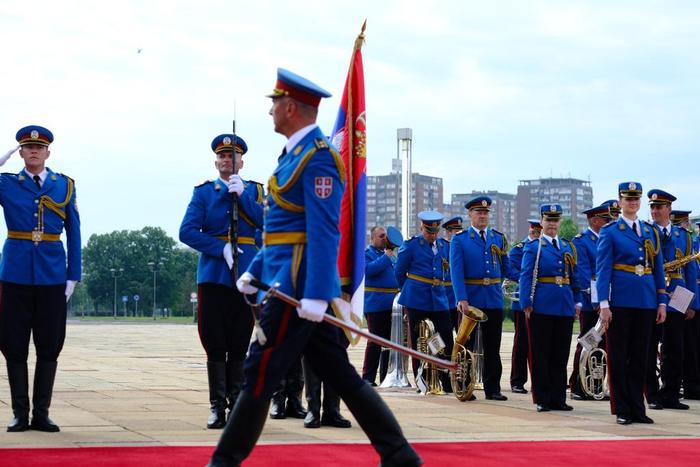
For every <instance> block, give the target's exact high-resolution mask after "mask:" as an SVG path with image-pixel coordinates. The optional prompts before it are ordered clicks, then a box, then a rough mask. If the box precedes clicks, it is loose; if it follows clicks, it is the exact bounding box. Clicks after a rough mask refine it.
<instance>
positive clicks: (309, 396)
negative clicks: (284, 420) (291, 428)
mask: <svg viewBox="0 0 700 467" xmlns="http://www.w3.org/2000/svg"><path fill="white" fill-rule="evenodd" d="M303 366H304V384H305V385H306V407H307V408H308V412H306V417H305V418H304V428H320V427H321V380H320V379H319V378H318V376H316V373H314V370H313V369H312V368H311V365H310V364H309V363H308V361H307V359H306V358H304V365H303Z"/></svg>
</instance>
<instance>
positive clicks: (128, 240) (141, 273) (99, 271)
mask: <svg viewBox="0 0 700 467" xmlns="http://www.w3.org/2000/svg"><path fill="white" fill-rule="evenodd" d="M193 257H194V259H193ZM83 262H84V271H85V273H86V274H85V285H86V287H87V293H88V295H89V297H90V299H91V300H92V302H93V304H94V307H95V308H94V309H95V311H96V312H97V310H98V309H101V310H102V313H104V314H110V313H111V311H112V307H113V300H114V279H115V277H114V276H115V275H117V278H116V280H117V302H118V303H117V305H118V313H119V314H120V315H121V311H122V310H123V304H122V302H121V296H123V295H126V296H127V297H129V302H128V303H127V305H128V309H129V310H133V309H134V303H133V296H134V295H139V296H140V298H141V300H140V301H139V303H138V308H139V312H140V314H144V315H146V316H149V315H150V314H151V313H152V309H153V277H154V269H155V277H156V306H157V307H158V308H159V309H160V308H164V307H167V308H170V309H172V308H173V307H175V306H177V308H179V309H182V306H183V304H184V299H183V298H182V294H183V290H185V289H187V290H188V292H187V299H188V300H189V293H190V292H191V291H192V290H195V289H193V287H194V283H195V274H196V269H197V265H196V254H194V252H192V251H190V250H185V249H182V248H179V247H178V245H177V243H176V242H175V240H173V239H172V238H170V237H168V236H167V234H166V233H165V231H164V230H163V229H161V228H159V227H144V228H143V229H141V230H133V231H127V230H120V231H114V232H111V233H108V234H101V235H97V234H95V235H92V236H91V237H90V239H89V240H88V244H87V245H86V246H85V248H84V249H83ZM149 263H152V264H151V265H149ZM187 305H188V306H189V301H187ZM185 310H186V308H185Z"/></svg>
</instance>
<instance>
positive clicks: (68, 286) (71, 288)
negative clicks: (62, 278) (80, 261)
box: [66, 280, 76, 303]
mask: <svg viewBox="0 0 700 467" xmlns="http://www.w3.org/2000/svg"><path fill="white" fill-rule="evenodd" d="M75 282H76V281H71V280H68V281H66V303H68V300H70V296H71V295H73V291H74V290H75Z"/></svg>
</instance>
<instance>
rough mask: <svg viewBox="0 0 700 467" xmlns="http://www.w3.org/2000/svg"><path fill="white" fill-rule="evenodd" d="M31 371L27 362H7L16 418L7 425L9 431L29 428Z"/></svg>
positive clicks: (13, 411)
mask: <svg viewBox="0 0 700 467" xmlns="http://www.w3.org/2000/svg"><path fill="white" fill-rule="evenodd" d="M28 373H29V371H28V370H27V363H26V362H23V363H10V362H7V379H8V380H9V383H10V398H11V399H12V413H13V414H14V416H15V418H14V419H13V420H12V421H11V422H10V424H9V425H7V431H9V432H18V431H27V430H28V429H29V375H28Z"/></svg>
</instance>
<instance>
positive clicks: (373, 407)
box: [343, 383, 423, 467]
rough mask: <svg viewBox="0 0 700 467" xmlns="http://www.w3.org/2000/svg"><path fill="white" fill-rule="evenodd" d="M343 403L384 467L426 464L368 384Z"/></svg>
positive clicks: (347, 397)
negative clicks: (365, 435)
mask: <svg viewBox="0 0 700 467" xmlns="http://www.w3.org/2000/svg"><path fill="white" fill-rule="evenodd" d="M343 400H344V401H345V405H347V406H348V409H350V412H352V414H353V416H354V417H355V420H357V423H359V424H360V426H361V427H362V429H363V430H364V432H365V433H366V434H367V437H368V438H369V440H370V442H371V443H372V446H374V449H375V450H376V451H377V453H378V454H379V457H380V459H381V464H380V465H381V466H382V467H394V466H396V467H399V466H401V467H411V466H418V465H422V464H423V460H422V459H421V458H420V457H418V454H417V453H416V451H414V450H413V448H412V447H411V445H410V444H408V441H406V438H405V437H404V435H403V432H402V431H401V427H400V426H399V422H398V421H396V418H395V417H394V414H393V413H391V410H389V407H388V406H387V405H386V403H384V400H382V398H381V396H380V395H379V394H377V392H376V391H375V390H374V389H372V388H371V387H370V386H369V385H368V384H366V383H365V384H363V385H362V387H361V388H360V389H358V390H357V391H355V392H353V393H352V394H349V395H347V396H345V397H344V398H343Z"/></svg>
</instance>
